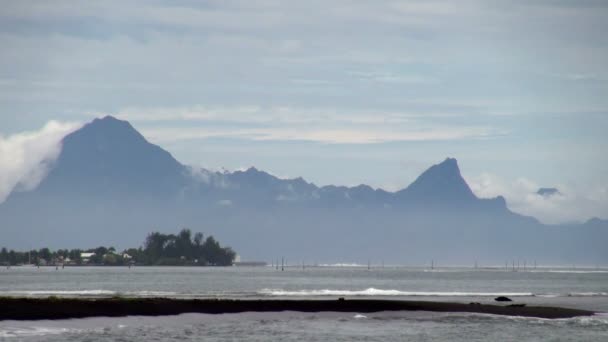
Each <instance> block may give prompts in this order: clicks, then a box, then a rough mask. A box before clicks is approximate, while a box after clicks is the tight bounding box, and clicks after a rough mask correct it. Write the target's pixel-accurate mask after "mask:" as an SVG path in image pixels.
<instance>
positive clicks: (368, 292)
mask: <svg viewBox="0 0 608 342" xmlns="http://www.w3.org/2000/svg"><path fill="white" fill-rule="evenodd" d="M258 293H259V294H262V295H267V296H428V297H434V296H442V297H495V296H511V297H522V296H533V295H534V294H533V293H530V292H427V291H399V290H382V289H375V288H373V287H370V288H368V289H365V290H329V289H322V290H295V291H287V290H281V289H262V290H261V291H259V292H258Z"/></svg>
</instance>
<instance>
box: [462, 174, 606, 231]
mask: <svg viewBox="0 0 608 342" xmlns="http://www.w3.org/2000/svg"><path fill="white" fill-rule="evenodd" d="M467 181H468V183H469V185H470V186H471V189H472V190H473V192H474V193H475V194H476V195H477V196H479V197H482V198H492V197H496V196H499V195H502V196H504V197H505V198H506V200H507V206H508V207H509V209H511V210H512V211H514V212H516V213H519V214H523V215H528V216H533V217H535V218H537V219H539V220H540V221H541V222H543V223H549V224H559V223H569V222H584V221H587V220H588V219H590V218H592V217H600V218H606V217H607V215H608V187H606V186H605V185H603V186H596V187H577V186H572V185H568V184H556V185H553V184H539V183H537V182H535V181H532V180H530V179H527V178H517V179H514V180H506V179H504V178H502V177H499V176H496V175H493V174H489V173H484V174H481V175H480V176H477V177H473V178H469V179H467ZM546 186H549V187H556V188H558V190H559V194H555V195H552V196H541V195H538V194H537V193H536V192H537V191H538V189H539V188H541V187H546Z"/></svg>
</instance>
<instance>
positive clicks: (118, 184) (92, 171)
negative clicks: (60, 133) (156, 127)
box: [37, 116, 187, 195]
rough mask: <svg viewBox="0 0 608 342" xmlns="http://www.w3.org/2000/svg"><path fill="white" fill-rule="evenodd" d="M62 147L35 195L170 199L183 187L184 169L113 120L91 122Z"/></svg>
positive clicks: (67, 138)
mask: <svg viewBox="0 0 608 342" xmlns="http://www.w3.org/2000/svg"><path fill="white" fill-rule="evenodd" d="M62 144H63V149H62V151H61V154H60V156H59V158H58V159H57V161H56V163H55V166H54V168H53V169H52V170H51V172H50V173H49V175H48V176H47V177H46V179H45V180H44V181H43V182H42V183H41V184H40V186H39V187H38V190H37V191H40V192H43V193H48V194H53V193H57V192H59V193H68V192H78V193H83V194H85V193H86V194H95V195H99V194H103V193H111V194H114V193H125V192H130V193H132V192H135V193H163V194H168V193H171V192H175V191H178V190H179V189H180V187H181V186H183V185H185V184H186V182H187V180H186V177H185V175H186V168H185V167H184V166H183V165H181V164H180V163H179V162H178V161H177V160H175V159H174V158H173V157H172V156H171V154H169V153H168V152H167V151H165V150H163V149H162V148H160V147H158V146H156V145H153V144H150V143H149V142H148V141H146V139H145V138H144V137H143V136H142V135H141V134H140V133H139V132H137V131H136V130H135V129H134V128H133V127H132V126H131V124H129V123H128V122H126V121H121V120H117V119H115V118H113V117H111V116H107V117H105V118H103V119H95V120H94V121H93V122H91V123H89V124H87V125H85V126H84V127H82V128H81V129H80V130H78V131H76V132H74V133H72V134H69V135H67V136H66V137H65V138H64V139H63V141H62Z"/></svg>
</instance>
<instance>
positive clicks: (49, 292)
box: [0, 290, 177, 297]
mask: <svg viewBox="0 0 608 342" xmlns="http://www.w3.org/2000/svg"><path fill="white" fill-rule="evenodd" d="M0 295H8V296H32V297H44V296H65V297H70V296H75V297H78V296H121V295H124V296H135V297H159V296H174V295H177V293H176V292H169V291H125V292H120V291H111V290H33V291H0Z"/></svg>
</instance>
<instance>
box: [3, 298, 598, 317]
mask: <svg viewBox="0 0 608 342" xmlns="http://www.w3.org/2000/svg"><path fill="white" fill-rule="evenodd" d="M0 308H2V310H0V320H42V319H67V318H84V317H95V316H106V317H120V316H162V315H177V314H181V313H207V314H222V313H240V312H280V311H300V312H324V311H325V312H330V311H333V312H360V313H370V312H380V311H435V312H471V313H485V314H494V315H509V316H524V317H538V318H570V317H577V316H590V315H593V314H594V312H591V311H586V310H578V309H568V308H558V307H541V306H537V307H535V306H523V307H522V306H500V305H488V304H477V305H471V304H464V303H449V302H430V301H401V300H373V299H342V298H341V299H339V300H274V299H269V300H268V299H259V300H233V299H171V298H125V297H118V298H100V299H84V298H56V297H49V298H13V297H3V298H0Z"/></svg>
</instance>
